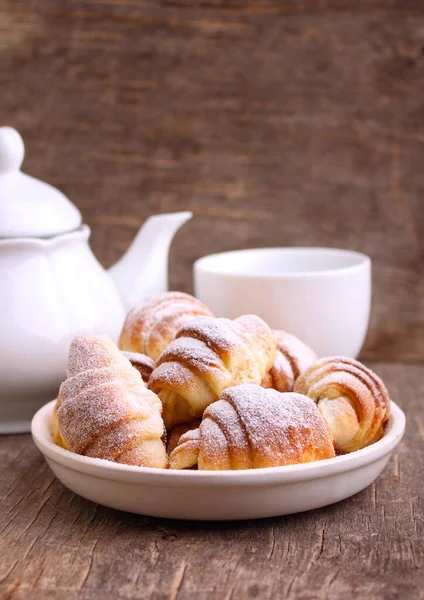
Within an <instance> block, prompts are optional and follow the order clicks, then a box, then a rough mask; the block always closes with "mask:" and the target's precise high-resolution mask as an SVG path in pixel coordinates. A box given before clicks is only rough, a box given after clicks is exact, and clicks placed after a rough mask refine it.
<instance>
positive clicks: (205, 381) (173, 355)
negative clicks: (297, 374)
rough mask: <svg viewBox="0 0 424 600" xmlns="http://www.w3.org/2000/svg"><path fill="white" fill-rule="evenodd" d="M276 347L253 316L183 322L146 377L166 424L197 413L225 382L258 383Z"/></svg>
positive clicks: (170, 426)
mask: <svg viewBox="0 0 424 600" xmlns="http://www.w3.org/2000/svg"><path fill="white" fill-rule="evenodd" d="M275 352H276V342H275V338H274V336H273V335H272V332H271V330H270V328H269V327H268V325H267V324H266V323H265V322H264V321H262V319H260V318H259V317H257V316H255V315H245V316H243V317H239V318H238V319H235V320H234V321H231V320H229V319H214V318H212V317H198V318H197V319H193V320H192V321H190V322H189V323H186V324H185V325H183V327H182V328H181V329H180V330H179V331H178V333H177V335H176V338H175V340H174V341H173V342H171V344H170V345H169V346H168V347H167V348H166V350H164V351H163V352H162V354H161V355H160V357H159V359H158V361H157V363H156V368H155V370H154V371H153V373H152V375H151V377H150V380H149V387H150V389H152V390H153V391H154V392H156V393H157V394H158V395H159V397H160V399H161V401H162V404H163V419H164V421H165V426H166V428H167V429H171V428H172V427H174V426H175V425H178V424H179V423H186V422H188V421H191V420H192V419H193V418H196V417H201V416H202V414H203V411H204V409H205V408H206V407H207V406H208V405H209V404H211V403H212V402H215V400H217V399H218V397H219V395H220V393H221V392H222V391H223V390H224V389H225V388H227V387H230V386H232V385H238V384H241V383H257V384H260V383H261V381H262V379H263V377H264V375H265V373H266V372H267V371H269V369H270V367H271V366H272V364H273V363H274V360H275Z"/></svg>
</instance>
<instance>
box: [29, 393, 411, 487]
mask: <svg viewBox="0 0 424 600" xmlns="http://www.w3.org/2000/svg"><path fill="white" fill-rule="evenodd" d="M55 402H56V400H52V401H51V402H48V403H47V404H45V405H44V406H42V407H41V408H40V409H39V410H38V411H37V412H36V413H35V415H34V417H33V419H32V421H31V435H32V438H33V440H34V443H35V445H36V446H37V448H38V449H39V450H40V452H41V453H42V454H43V455H44V457H45V458H46V459H48V460H52V461H54V462H56V463H58V464H59V465H61V466H64V467H66V468H68V469H71V470H73V471H76V472H80V473H83V474H86V475H91V476H94V477H99V478H101V479H108V480H115V481H121V482H127V483H143V485H149V484H151V485H163V486H178V487H180V486H183V487H184V486H190V487H193V486H202V487H204V486H214V487H216V486H217V485H220V486H222V487H228V486H230V487H240V486H242V487H246V486H247V487H250V486H257V485H259V486H261V485H264V484H266V485H273V484H275V485H281V484H284V483H287V484H288V483H294V482H299V481H309V480H313V479H322V478H325V477H330V476H332V475H336V474H338V473H342V472H349V471H354V470H356V469H359V468H361V467H363V466H366V465H367V464H370V463H373V462H376V461H378V460H379V459H381V458H382V457H384V456H386V455H388V454H389V453H390V452H392V450H393V449H394V448H395V447H396V446H397V445H398V444H399V442H400V441H401V439H402V437H403V434H404V431H405V423H406V419H405V414H404V412H403V411H402V409H401V408H399V406H397V404H395V402H393V401H391V409H392V410H391V418H390V421H389V423H388V425H386V430H385V432H384V434H383V437H382V438H381V439H380V440H379V441H378V442H375V443H374V444H371V445H370V446H367V447H366V448H362V449H361V450H357V451H356V452H351V453H350V454H345V455H343V456H336V457H334V458H328V459H324V460H320V461H314V462H310V463H304V464H295V465H286V466H281V467H266V468H261V469H242V470H237V471H235V470H226V471H190V470H171V469H157V468H151V467H138V466H132V465H125V464H119V463H114V462H112V461H108V460H105V459H101V458H91V457H87V456H83V455H80V454H76V453H74V452H71V451H70V450H65V449H64V448H61V447H60V446H58V445H57V444H55V443H54V442H53V440H52V438H51V425H50V423H51V414H52V411H53V406H54V404H55Z"/></svg>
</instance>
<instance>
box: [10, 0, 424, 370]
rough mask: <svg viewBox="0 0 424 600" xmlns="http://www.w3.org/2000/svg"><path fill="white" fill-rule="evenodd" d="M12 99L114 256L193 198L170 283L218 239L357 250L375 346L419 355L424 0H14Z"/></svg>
mask: <svg viewBox="0 0 424 600" xmlns="http://www.w3.org/2000/svg"><path fill="white" fill-rule="evenodd" d="M0 53H1V54H0V85H1V93H0V115H1V120H2V121H3V122H5V123H8V124H11V125H14V126H16V127H17V128H19V129H20V130H21V132H22V134H23V135H24V136H25V140H26V145H27V151H28V152H27V155H28V157H27V160H26V163H25V168H26V169H27V171H28V172H30V173H31V174H34V175H36V176H38V177H41V178H43V179H45V180H48V181H50V182H52V183H53V184H55V185H57V186H59V187H60V188H61V189H62V190H64V191H65V192H66V193H67V194H68V195H69V196H70V197H71V198H72V199H73V200H74V201H75V202H76V203H77V204H78V206H79V207H80V208H81V210H82V212H83V214H84V217H85V220H86V221H87V222H88V223H89V224H90V225H91V226H92V228H93V238H92V242H93V248H94V249H95V251H96V253H97V254H98V256H99V257H100V259H101V260H102V261H103V262H104V263H105V264H106V265H109V264H111V263H112V262H113V261H115V260H116V259H117V258H118V257H119V255H120V254H121V253H122V252H123V250H124V249H125V248H126V247H127V245H128V243H129V241H130V240H131V238H132V237H133V236H134V234H135V232H136V230H137V228H138V226H139V224H140V223H141V222H142V221H143V220H144V219H145V218H146V217H147V216H148V215H150V214H153V213H155V212H161V211H174V210H182V209H193V210H194V212H195V213H196V218H195V220H194V221H193V222H192V223H191V224H189V225H187V226H186V227H185V229H184V231H182V232H181V233H180V234H179V235H178V237H177V239H176V242H175V244H174V246H173V252H172V260H171V283H172V286H173V288H174V289H177V288H179V289H182V290H187V291H189V290H190V289H191V265H192V263H193V261H194V259H196V258H197V257H199V256H201V255H203V254H206V253H210V252H213V251H220V250H227V249H233V248H238V247H254V246H257V245H270V246H277V245H314V244H317V245H324V246H336V247H337V246H342V247H347V248H352V249H358V250H362V251H364V252H366V253H368V254H370V255H371V257H372V259H373V262H374V284H375V287H374V290H375V293H374V311H373V318H372V323H371V329H370V333H369V338H368V341H367V345H366V349H365V352H364V356H366V357H367V358H378V359H381V360H383V359H385V360H404V361H418V360H419V361H422V360H423V359H424V301H423V298H424V293H423V292H424V266H423V264H424V242H423V239H424V201H423V199H422V198H423V194H424V170H423V167H422V165H423V164H424V118H423V117H424V110H423V109H424V3H422V2H417V1H416V0H385V1H381V2H373V1H371V0H337V1H336V0H320V1H316V0H297V1H294V0H237V1H236V0H234V1H232V0H229V1H222V0H205V1H203V2H201V3H200V2H196V1H194V0H173V1H167V0H162V1H159V0H146V1H144V2H134V1H133V0H119V1H118V0H115V1H114V0H103V1H102V0H85V1H82V0H65V1H62V2H57V1H54V0H43V1H41V0H38V1H37V0H33V1H32V2H27V1H26V0H0Z"/></svg>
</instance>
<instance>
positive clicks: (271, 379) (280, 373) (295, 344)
mask: <svg viewBox="0 0 424 600" xmlns="http://www.w3.org/2000/svg"><path fill="white" fill-rule="evenodd" d="M273 334H274V336H275V339H276V341H277V354H276V357H275V362H274V364H273V366H272V367H271V369H270V370H269V371H268V373H267V374H266V375H265V377H264V379H263V381H262V387H265V388H273V389H274V390H277V391H279V392H291V391H292V390H293V386H294V382H295V381H296V379H297V378H298V377H299V375H300V374H301V373H303V371H305V370H306V369H307V368H308V367H309V366H310V365H312V364H313V363H314V362H315V361H316V360H317V356H316V354H315V352H314V351H313V350H311V348H309V346H307V345H306V344H305V343H304V342H302V341H300V340H299V338H297V337H295V336H294V335H291V334H290V333H287V332H286V331H275V330H274V331H273Z"/></svg>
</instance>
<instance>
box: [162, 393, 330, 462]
mask: <svg viewBox="0 0 424 600" xmlns="http://www.w3.org/2000/svg"><path fill="white" fill-rule="evenodd" d="M334 455H335V454H334V447H333V440H332V436H331V432H330V430H329V428H328V425H327V424H326V422H325V420H324V419H323V418H322V416H321V414H320V412H319V410H318V409H317V407H316V406H315V405H314V403H313V402H312V401H311V400H310V399H309V398H306V396H301V395H300V394H295V393H293V392H291V393H290V392H287V393H280V392H277V391H276V390H272V389H265V388H263V387H260V386H258V385H249V384H245V385H239V386H236V387H231V388H228V389H226V390H225V391H224V392H223V393H222V394H221V396H220V399H219V400H218V401H217V402H214V403H213V404H211V405H210V406H208V408H207V409H206V410H205V412H204V415H203V420H202V422H201V424H200V426H199V428H198V429H194V430H192V431H189V432H187V433H185V434H183V435H182V436H181V437H180V440H179V442H178V445H177V447H176V448H175V449H174V451H173V452H172V453H171V456H170V468H171V469H187V468H190V467H193V466H195V465H197V467H198V469H202V470H224V469H259V468H262V467H278V466H284V465H292V464H297V463H307V462H311V461H315V460H322V459H324V458H332V457H333V456H334Z"/></svg>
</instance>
